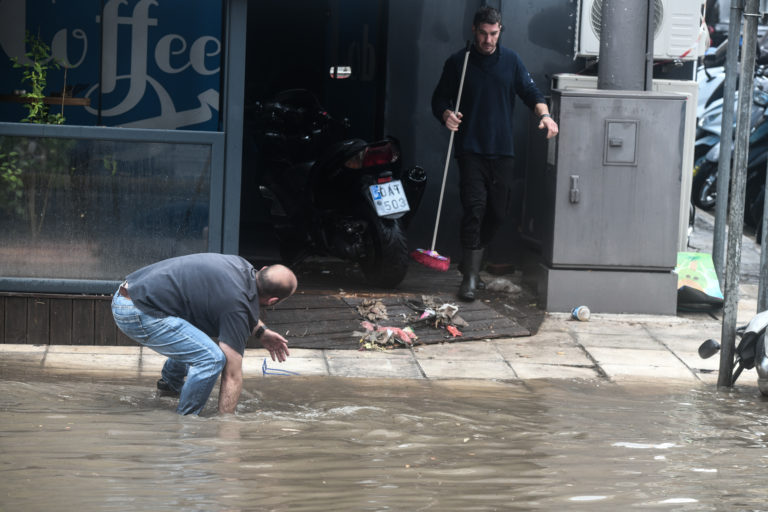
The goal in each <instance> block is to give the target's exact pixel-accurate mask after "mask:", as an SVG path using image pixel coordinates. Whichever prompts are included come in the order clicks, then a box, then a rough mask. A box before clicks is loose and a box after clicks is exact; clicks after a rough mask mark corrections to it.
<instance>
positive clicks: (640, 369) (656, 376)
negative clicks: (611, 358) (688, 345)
mask: <svg viewBox="0 0 768 512" xmlns="http://www.w3.org/2000/svg"><path fill="white" fill-rule="evenodd" d="M600 368H602V369H603V371H604V372H605V373H606V375H608V378H610V379H611V380H612V381H614V382H623V383H627V382H637V381H647V380H655V381H664V380H674V381H690V382H692V383H693V382H696V383H698V382H701V380H700V379H699V378H698V376H697V375H695V374H694V373H693V372H691V371H690V370H689V369H688V368H686V367H685V366H683V365H680V366H677V367H673V366H631V365H617V364H601V365H600Z"/></svg>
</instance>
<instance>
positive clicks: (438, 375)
mask: <svg viewBox="0 0 768 512" xmlns="http://www.w3.org/2000/svg"><path fill="white" fill-rule="evenodd" d="M418 362H419V365H420V366H421V369H422V370H423V371H424V374H425V375H426V377H427V378H428V379H436V380H437V379H486V380H488V379H490V380H515V379H517V378H518V376H517V375H516V374H515V372H514V370H513V369H512V368H510V366H509V365H508V364H507V363H506V362H505V361H504V360H502V359H501V358H499V359H498V360H495V361H488V360H485V361H480V360H462V359H422V358H418Z"/></svg>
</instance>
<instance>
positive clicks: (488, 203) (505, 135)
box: [432, 6, 558, 301]
mask: <svg viewBox="0 0 768 512" xmlns="http://www.w3.org/2000/svg"><path fill="white" fill-rule="evenodd" d="M501 30H502V25H501V14H500V13H499V11H497V10H496V9H494V8H493V7H487V6H484V7H481V8H480V9H479V10H478V11H477V12H476V13H475V17H474V20H473V23H472V34H473V35H474V41H473V45H472V47H471V48H470V55H469V61H468V63H467V70H466V75H465V78H464V88H463V92H462V97H461V110H462V111H463V112H456V111H455V107H456V105H455V102H456V97H457V95H458V91H459V84H460V81H461V71H462V67H463V64H464V55H465V51H464V50H462V51H459V52H457V53H455V54H453V55H451V56H450V57H448V60H446V61H445V65H444V66H443V74H442V76H441V77H440V82H439V83H438V84H437V87H436V88H435V91H434V93H433V95H432V113H433V114H434V115H435V117H436V118H437V119H438V120H439V121H440V122H441V123H443V124H444V125H445V126H446V128H448V129H449V130H452V131H454V132H456V136H455V142H456V143H455V156H456V159H457V160H458V163H459V186H460V191H459V192H460V196H461V205H462V208H463V216H462V219H461V231H460V238H461V246H462V249H463V254H462V256H463V261H462V262H461V266H460V270H461V271H462V273H463V274H464V278H463V279H462V282H461V285H460V287H459V298H460V299H462V300H466V301H472V300H475V290H476V289H477V288H478V285H482V282H481V281H480V278H479V275H478V274H479V272H480V264H481V262H482V258H483V251H484V250H485V247H487V246H488V244H489V243H490V242H491V240H492V239H493V236H494V235H495V234H496V232H497V231H498V229H499V227H500V226H501V223H502V221H503V220H504V218H505V217H506V216H507V215H508V214H509V211H510V206H511V205H510V204H509V203H510V202H511V199H512V194H511V184H512V181H513V178H514V166H515V159H514V156H515V153H514V150H513V142H512V138H513V130H512V115H513V113H514V108H515V96H519V97H520V98H521V99H522V100H523V102H524V103H525V104H526V105H527V106H528V108H530V109H531V110H533V111H534V112H535V113H536V115H537V116H539V121H540V122H539V129H541V130H546V132H547V138H551V137H554V136H555V135H557V132H558V128H557V123H556V122H555V121H554V120H553V119H552V117H551V116H550V115H549V108H548V107H547V104H546V103H545V100H544V96H543V95H542V94H541V92H540V91H539V89H538V88H537V87H536V84H534V83H533V80H532V79H531V75H530V74H529V73H528V70H526V69H525V66H524V65H523V62H522V61H521V60H520V57H519V56H518V55H517V53H515V52H514V51H512V50H510V49H507V48H504V47H502V46H499V44H498V42H499V36H500V34H501Z"/></svg>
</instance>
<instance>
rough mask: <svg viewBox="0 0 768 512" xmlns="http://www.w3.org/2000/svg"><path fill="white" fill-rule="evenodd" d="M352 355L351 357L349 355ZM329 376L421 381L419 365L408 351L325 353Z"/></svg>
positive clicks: (329, 351) (421, 375) (334, 351)
mask: <svg viewBox="0 0 768 512" xmlns="http://www.w3.org/2000/svg"><path fill="white" fill-rule="evenodd" d="M350 354H352V355H350ZM326 361H327V362H328V369H329V373H330V375H332V376H334V377H365V378H384V379H387V378H392V379H423V378H424V375H423V374H422V373H421V369H420V368H419V365H418V364H417V363H416V359H414V357H413V355H412V354H411V352H410V351H409V350H394V351H392V350H390V351H388V352H350V351H348V350H328V351H326Z"/></svg>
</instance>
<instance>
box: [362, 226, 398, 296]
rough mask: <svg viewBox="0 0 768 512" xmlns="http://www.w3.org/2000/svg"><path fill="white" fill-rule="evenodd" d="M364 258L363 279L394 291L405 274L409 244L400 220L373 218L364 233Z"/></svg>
mask: <svg viewBox="0 0 768 512" xmlns="http://www.w3.org/2000/svg"><path fill="white" fill-rule="evenodd" d="M365 246H366V247H365V249H366V257H365V258H363V259H362V260H361V261H360V268H361V269H362V271H363V275H364V276H365V279H366V280H367V281H368V282H369V283H370V284H372V285H374V286H378V287H381V288H394V287H395V286H397V285H398V284H400V282H401V281H402V280H403V279H404V278H405V274H406V272H407V271H408V244H407V242H406V239H405V233H403V229H402V227H401V226H400V221H399V220H390V219H382V218H379V217H375V218H372V219H370V220H369V221H368V229H367V230H366V233H365Z"/></svg>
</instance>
